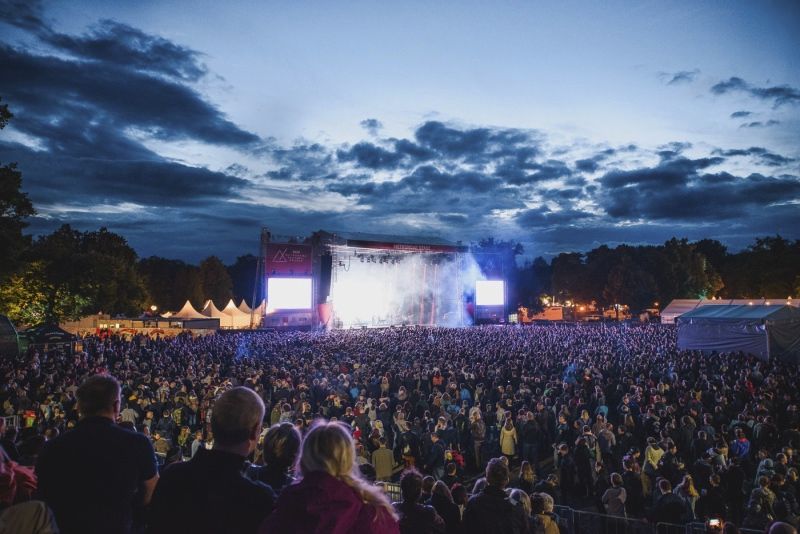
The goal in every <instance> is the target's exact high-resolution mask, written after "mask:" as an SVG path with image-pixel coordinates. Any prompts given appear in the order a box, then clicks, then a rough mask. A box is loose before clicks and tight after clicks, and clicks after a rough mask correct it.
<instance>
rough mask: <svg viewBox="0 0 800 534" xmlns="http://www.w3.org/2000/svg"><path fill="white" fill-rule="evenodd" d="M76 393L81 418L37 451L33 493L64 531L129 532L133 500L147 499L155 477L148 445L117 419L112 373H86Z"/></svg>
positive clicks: (116, 390)
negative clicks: (36, 493) (35, 478)
mask: <svg viewBox="0 0 800 534" xmlns="http://www.w3.org/2000/svg"><path fill="white" fill-rule="evenodd" d="M76 397H77V411H78V412H79V413H80V416H81V420H80V422H79V423H78V424H77V425H76V426H75V428H74V429H72V430H70V431H69V432H65V433H64V434H62V435H61V436H59V437H58V438H56V439H54V440H52V441H49V442H47V444H46V445H45V446H44V449H43V450H42V453H41V454H40V455H39V458H38V461H37V464H36V475H37V477H38V484H39V486H38V496H39V498H41V499H42V500H43V501H44V502H46V503H47V505H48V506H50V508H51V509H52V510H53V513H54V515H55V518H56V523H57V524H58V526H59V528H60V529H61V532H62V533H64V534H70V533H80V534H94V533H97V534H106V533H109V532H120V533H122V532H130V531H131V530H132V528H133V512H134V506H135V505H136V504H141V505H147V504H149V503H150V499H151V498H152V495H153V490H154V489H155V487H156V482H157V481H158V467H157V464H156V460H155V453H154V451H153V447H152V445H151V444H150V442H149V441H148V440H147V438H146V437H145V436H143V435H142V434H137V433H135V432H131V431H130V430H126V429H124V428H122V427H120V426H118V425H117V424H116V420H117V417H118V416H119V407H120V385H119V382H117V380H116V379H115V378H114V377H112V376H110V375H94V376H91V377H89V378H87V379H86V380H84V381H83V383H82V384H81V386H80V387H79V388H78V390H77V392H76ZM122 459H124V460H122Z"/></svg>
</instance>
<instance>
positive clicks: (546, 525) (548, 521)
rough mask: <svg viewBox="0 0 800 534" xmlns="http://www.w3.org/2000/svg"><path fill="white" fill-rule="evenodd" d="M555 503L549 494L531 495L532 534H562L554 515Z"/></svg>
mask: <svg viewBox="0 0 800 534" xmlns="http://www.w3.org/2000/svg"><path fill="white" fill-rule="evenodd" d="M554 505H555V503H554V502H553V498H552V497H551V496H550V495H548V494H547V493H534V494H533V495H531V533H532V534H560V529H559V527H558V518H557V517H556V516H555V514H554V513H553V508H554Z"/></svg>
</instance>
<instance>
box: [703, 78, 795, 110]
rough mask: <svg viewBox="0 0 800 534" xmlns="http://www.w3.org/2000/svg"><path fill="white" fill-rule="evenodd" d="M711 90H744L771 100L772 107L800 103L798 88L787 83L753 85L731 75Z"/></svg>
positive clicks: (718, 92)
mask: <svg viewBox="0 0 800 534" xmlns="http://www.w3.org/2000/svg"><path fill="white" fill-rule="evenodd" d="M711 92H712V93H714V94H715V95H724V94H726V93H731V92H744V93H747V94H749V95H750V96H753V97H755V98H758V99H759V100H764V101H767V102H772V105H773V107H776V108H777V107H780V106H782V105H784V104H798V103H800V90H798V89H796V88H794V87H791V86H789V85H773V86H770V87H758V86H754V85H752V84H750V83H748V82H746V81H744V80H743V79H742V78H739V77H736V76H734V77H731V78H728V79H727V80H725V81H721V82H719V83H717V84H715V85H714V86H712V87H711Z"/></svg>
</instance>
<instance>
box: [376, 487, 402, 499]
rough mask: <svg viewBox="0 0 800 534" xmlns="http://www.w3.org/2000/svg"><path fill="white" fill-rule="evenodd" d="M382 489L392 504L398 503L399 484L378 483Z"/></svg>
mask: <svg viewBox="0 0 800 534" xmlns="http://www.w3.org/2000/svg"><path fill="white" fill-rule="evenodd" d="M378 485H379V486H381V487H383V491H384V492H386V494H387V495H388V496H389V499H391V501H392V502H400V484H395V483H394V482H378Z"/></svg>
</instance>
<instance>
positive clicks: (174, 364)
mask: <svg viewBox="0 0 800 534" xmlns="http://www.w3.org/2000/svg"><path fill="white" fill-rule="evenodd" d="M675 336H676V332H675V329H674V328H673V327H669V326H662V325H654V324H642V325H627V324H619V325H616V324H614V325H607V324H606V325H579V324H564V325H534V326H527V327H476V328H462V329H445V328H427V327H404V328H388V329H363V330H341V331H332V332H250V333H232V332H231V333H219V334H216V335H212V336H203V337H192V336H190V335H180V336H177V337H174V338H169V339H149V338H146V337H134V338H133V339H127V340H126V339H122V338H116V337H106V338H99V337H94V336H92V337H87V338H85V339H83V340H82V346H81V347H79V350H77V351H75V352H74V353H71V354H70V353H65V352H63V351H48V352H45V351H37V350H30V351H28V353H27V354H26V355H24V356H23V357H21V358H19V359H4V360H2V361H0V375H2V384H0V409H2V411H3V412H4V413H3V415H4V416H6V419H3V420H2V421H3V422H4V423H0V424H4V425H5V427H4V428H2V429H0V431H2V440H0V445H2V448H3V451H4V452H3V454H2V455H0V456H2V458H0V461H1V462H2V463H1V464H0V503H2V504H1V505H0V506H2V507H5V508H6V511H5V512H4V513H3V515H1V516H0V532H3V530H2V529H3V528H4V525H7V524H11V525H13V524H15V523H13V521H18V523H16V525H21V524H22V523H20V522H22V521H24V522H27V524H29V525H34V524H35V525H37V528H40V529H41V530H38V531H40V532H48V530H47V529H48V528H50V529H55V528H56V527H55V525H57V526H58V527H57V528H59V529H60V530H61V532H66V533H71V532H81V533H92V532H98V533H99V532H103V533H105V532H153V533H161V532H192V533H199V532H263V533H273V532H279V533H280V532H287V533H288V532H300V533H303V532H309V533H312V532H314V533H323V532H332V533H346V532H353V533H361V532H365V533H369V532H376V533H383V532H387V533H389V532H392V533H393V532H398V531H399V532H403V533H406V532H413V533H414V534H423V533H425V532H442V533H444V532H446V533H448V534H449V533H466V534H471V533H484V532H485V533H493V532H498V533H500V532H503V533H506V532H509V533H529V532H530V533H540V532H543V533H547V534H556V533H558V532H559V530H560V531H561V532H565V530H566V529H567V528H568V525H567V524H566V523H565V521H564V518H563V517H559V515H558V513H557V511H558V510H559V506H566V507H570V508H573V509H577V510H593V511H596V512H599V513H602V514H604V515H605V517H606V518H607V520H608V521H613V520H615V518H616V520H624V519H642V520H647V521H649V522H650V523H652V524H653V525H655V524H659V523H672V524H675V523H677V524H684V523H691V522H707V524H709V525H710V526H709V528H716V526H715V525H717V521H716V520H719V525H720V528H722V526H725V528H727V529H734V528H736V527H735V526H738V527H744V528H751V529H756V530H759V531H765V529H772V531H775V532H792V530H791V529H793V528H797V525H798V515H799V514H800V506H799V505H798V495H800V481H798V469H799V468H800V455H798V454H797V453H796V451H797V448H798V447H800V412H798V405H800V390H799V389H798V385H800V370H799V369H798V368H797V366H796V365H795V366H791V365H788V364H784V363H781V362H778V361H760V360H756V359H753V358H752V357H749V356H746V355H742V354H700V353H696V352H687V351H678V350H677V348H676V339H675ZM12 421H13V422H14V423H15V424H12ZM387 482H399V495H393V497H394V499H395V500H396V501H397V502H395V503H394V504H393V503H392V502H391V499H390V496H389V495H390V493H389V492H387V491H384V490H385V489H386V487H384V488H382V487H381V485H380V484H381V483H387ZM12 512H13V513H12ZM710 520H711V521H710ZM709 521H710V522H709ZM609 524H610V523H608V522H605V523H603V525H605V526H608V525H609ZM48 525H49V526H48ZM5 528H12V527H5ZM15 528H22V527H20V526H17V527H15ZM31 528H32V527H31ZM781 529H783V530H781ZM7 531H8V532H12V531H13V532H23V530H13V529H12V530H7ZM31 531H35V530H31ZM51 531H55V530H51Z"/></svg>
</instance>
